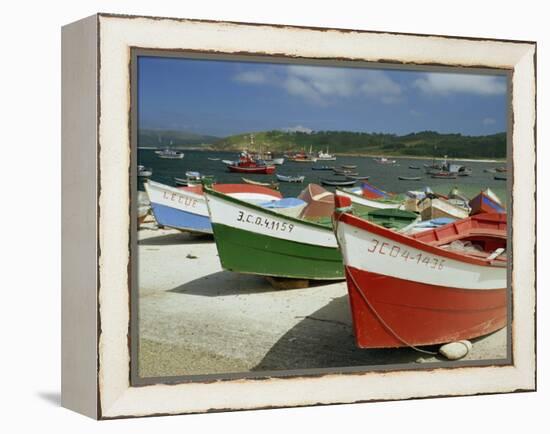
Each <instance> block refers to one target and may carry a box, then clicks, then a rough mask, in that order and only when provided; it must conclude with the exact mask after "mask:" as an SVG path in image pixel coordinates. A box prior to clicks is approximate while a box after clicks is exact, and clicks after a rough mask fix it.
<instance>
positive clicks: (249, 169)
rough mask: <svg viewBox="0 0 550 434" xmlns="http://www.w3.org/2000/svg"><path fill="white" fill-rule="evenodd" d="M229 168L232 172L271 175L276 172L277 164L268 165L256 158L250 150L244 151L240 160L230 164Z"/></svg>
mask: <svg viewBox="0 0 550 434" xmlns="http://www.w3.org/2000/svg"><path fill="white" fill-rule="evenodd" d="M227 168H228V169H229V171H230V172H237V173H248V174H255V173H256V174H258V173H259V174H265V175H270V174H272V173H275V166H273V165H267V164H265V163H263V162H261V161H259V160H255V159H254V158H252V156H251V155H250V154H249V153H248V152H242V153H241V155H240V158H239V161H236V162H233V163H232V164H228V165H227Z"/></svg>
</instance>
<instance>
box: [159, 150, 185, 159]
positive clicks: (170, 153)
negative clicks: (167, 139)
mask: <svg viewBox="0 0 550 434" xmlns="http://www.w3.org/2000/svg"><path fill="white" fill-rule="evenodd" d="M157 155H158V157H159V158H165V159H169V160H181V159H182V158H183V156H184V155H185V154H184V153H183V152H181V151H175V150H174V149H170V148H166V149H163V150H162V151H159V152H158V153H157Z"/></svg>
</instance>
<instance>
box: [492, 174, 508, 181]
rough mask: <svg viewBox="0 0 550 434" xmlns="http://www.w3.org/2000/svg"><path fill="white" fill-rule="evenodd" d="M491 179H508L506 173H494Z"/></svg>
mask: <svg viewBox="0 0 550 434" xmlns="http://www.w3.org/2000/svg"><path fill="white" fill-rule="evenodd" d="M493 179H494V180H496V181H507V180H508V176H506V173H504V174H503V175H495V176H493Z"/></svg>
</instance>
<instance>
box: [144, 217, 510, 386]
mask: <svg viewBox="0 0 550 434" xmlns="http://www.w3.org/2000/svg"><path fill="white" fill-rule="evenodd" d="M139 335H140V339H139V355H138V360H139V362H138V363H139V374H140V376H141V377H142V378H143V377H159V376H184V375H204V374H222V373H242V372H261V371H274V370H275V371H276V370H288V369H313V368H334V367H345V366H369V365H387V364H399V363H430V362H434V361H443V360H444V359H442V358H440V357H435V356H431V355H426V354H421V353H418V352H416V351H414V350H412V349H409V348H401V349H381V350H365V349H359V348H357V347H356V346H355V342H354V337H353V330H352V326H351V318H350V313H349V306H348V298H347V291H346V285H345V282H338V283H329V284H319V285H317V286H314V287H310V288H305V289H291V290H277V289H274V288H272V287H271V285H270V284H269V283H268V282H267V280H266V279H265V278H263V277H261V276H251V275H244V274H238V273H233V272H229V271H223V270H222V269H221V266H220V263H219V260H218V257H217V250H216V245H215V243H214V242H213V240H212V238H211V237H200V238H197V237H193V236H190V235H189V234H185V233H181V232H179V231H176V230H166V229H157V228H156V225H155V224H154V223H147V224H145V225H143V227H142V229H141V230H140V231H139ZM431 349H432V350H433V349H434V348H431ZM505 357H506V331H505V330H500V331H498V332H496V333H493V334H492V335H489V336H486V337H483V338H479V339H476V340H475V341H474V342H473V349H472V351H471V352H470V353H469V354H468V356H467V357H466V358H465V359H464V360H483V359H502V358H505Z"/></svg>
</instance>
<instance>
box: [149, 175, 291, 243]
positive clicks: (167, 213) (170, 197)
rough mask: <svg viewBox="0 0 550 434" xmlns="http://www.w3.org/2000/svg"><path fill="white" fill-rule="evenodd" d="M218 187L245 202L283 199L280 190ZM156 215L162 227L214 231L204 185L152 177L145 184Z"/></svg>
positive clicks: (244, 186)
mask: <svg viewBox="0 0 550 434" xmlns="http://www.w3.org/2000/svg"><path fill="white" fill-rule="evenodd" d="M213 188H214V189H215V190H218V191H221V192H223V193H225V194H228V195H231V196H235V197H238V198H239V199H241V200H243V201H250V202H258V203H259V202H267V201H270V200H278V199H281V198H282V196H281V194H280V193H279V192H277V191H274V190H272V189H269V188H267V187H262V186H255V185H247V184H213ZM145 191H146V192H147V195H148V197H149V201H150V203H151V208H152V210H153V214H154V216H155V219H156V221H157V223H158V224H159V226H165V227H170V228H174V229H179V230H182V231H188V232H196V233H205V234H211V233H212V226H211V224H210V217H209V215H208V208H207V206H206V200H205V198H204V194H203V187H202V185H197V186H194V187H179V188H176V187H171V186H169V185H164V184H161V183H159V182H155V181H151V180H149V181H148V182H147V183H145Z"/></svg>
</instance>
